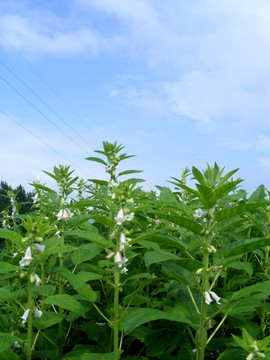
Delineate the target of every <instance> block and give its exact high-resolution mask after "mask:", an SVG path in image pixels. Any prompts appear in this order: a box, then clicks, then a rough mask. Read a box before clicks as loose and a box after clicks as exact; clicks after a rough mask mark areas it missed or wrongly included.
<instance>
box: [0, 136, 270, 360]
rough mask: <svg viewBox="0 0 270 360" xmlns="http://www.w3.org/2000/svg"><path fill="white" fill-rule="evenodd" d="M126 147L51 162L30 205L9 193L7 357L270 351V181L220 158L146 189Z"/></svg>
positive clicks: (253, 354) (2, 301) (2, 297)
mask: <svg viewBox="0 0 270 360" xmlns="http://www.w3.org/2000/svg"><path fill="white" fill-rule="evenodd" d="M123 149H124V147H123V146H122V145H118V144H117V143H116V142H115V143H109V142H103V149H102V150H96V151H95V153H96V154H97V156H92V157H88V158H87V160H88V161H89V162H87V163H86V164H87V166H89V165H90V166H91V162H97V163H99V164H100V166H104V170H105V176H106V180H101V179H88V180H84V179H79V178H78V177H77V176H74V172H73V171H72V170H71V169H70V167H69V166H64V165H59V166H58V167H54V169H53V171H52V172H47V171H45V173H46V174H47V175H48V176H49V177H50V178H51V179H52V180H53V181H54V182H55V185H54V186H52V188H50V187H48V186H47V185H46V184H41V183H39V182H33V184H32V186H33V198H32V200H33V206H32V208H31V211H29V213H27V214H20V213H19V211H18V210H19V207H20V203H19V202H18V201H17V198H16V194H14V193H11V192H9V193H8V194H7V196H8V197H9V199H10V205H9V207H8V208H7V209H6V210H4V211H3V213H2V217H1V222H2V228H1V229H0V238H1V247H0V249H1V250H0V284H1V288H0V306H1V312H0V356H1V359H4V360H5V359H7V360H13V359H14V360H17V359H27V360H30V359H42V360H50V359H51V360H58V359H64V360H75V359H81V360H120V359H121V360H122V359H123V360H124V359H126V360H135V359H138V360H146V359H149V360H159V359H160V360H173V359H175V360H178V359H187V360H195V359H196V360H203V359H206V360H208V359H209V360H210V359H222V360H228V359H230V360H234V359H240V360H241V359H247V360H251V359H259V358H265V359H270V348H269V343H270V333H269V326H268V324H269V314H270V311H269V310H270V306H269V301H268V297H269V295H270V279H269V276H270V274H269V269H270V262H269V255H270V254H269V250H270V234H269V222H270V208H269V192H268V191H267V190H266V188H265V187H264V186H263V185H261V186H260V187H259V188H258V189H256V190H255V191H254V192H253V194H251V195H250V196H248V194H247V193H246V192H245V190H243V189H242V188H241V186H242V180H241V179H233V176H235V174H236V173H237V170H233V171H230V172H228V173H224V168H220V167H218V165H217V164H214V166H213V167H211V166H209V165H207V167H206V169H205V170H202V171H200V170H199V169H197V168H195V167H193V168H192V169H191V171H190V170H189V169H187V168H186V169H184V171H183V172H182V175H181V177H180V178H176V177H173V178H172V179H171V181H170V182H169V184H170V187H169V186H168V187H161V186H157V187H156V189H154V190H153V191H148V192H146V191H144V190H143V188H142V183H143V179H141V178H137V177H136V176H135V177H133V176H134V175H136V174H138V173H140V172H141V171H139V170H123V171H120V170H119V168H120V167H122V166H123V165H122V162H123V164H124V160H127V159H128V158H130V157H131V156H130V155H127V154H125V153H123V152H122V151H123Z"/></svg>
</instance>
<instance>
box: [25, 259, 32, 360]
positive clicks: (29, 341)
mask: <svg viewBox="0 0 270 360" xmlns="http://www.w3.org/2000/svg"><path fill="white" fill-rule="evenodd" d="M31 274H32V263H30V265H29V270H28V301H27V308H28V309H29V314H28V317H27V353H26V358H27V360H31V353H32V283H31V279H30V275H31Z"/></svg>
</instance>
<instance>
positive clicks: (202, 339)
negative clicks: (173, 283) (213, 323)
mask: <svg viewBox="0 0 270 360" xmlns="http://www.w3.org/2000/svg"><path fill="white" fill-rule="evenodd" d="M203 257H204V259H203V264H204V265H203V281H202V292H203V294H204V293H205V292H206V291H207V290H208V261H209V253H208V250H207V247H205V249H204V255H203ZM206 318H207V304H206V302H205V299H204V298H203V299H202V305H201V319H200V329H199V334H198V345H199V347H198V348H197V360H204V350H205V347H206V343H207V333H206Z"/></svg>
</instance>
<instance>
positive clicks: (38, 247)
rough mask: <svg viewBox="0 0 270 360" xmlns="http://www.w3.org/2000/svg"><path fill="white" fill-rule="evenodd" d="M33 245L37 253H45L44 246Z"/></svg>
mask: <svg viewBox="0 0 270 360" xmlns="http://www.w3.org/2000/svg"><path fill="white" fill-rule="evenodd" d="M33 245H34V247H35V248H36V249H37V250H38V251H39V252H41V253H43V252H44V251H45V245H40V244H37V243H34V244H33Z"/></svg>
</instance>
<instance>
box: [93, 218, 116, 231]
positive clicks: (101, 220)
mask: <svg viewBox="0 0 270 360" xmlns="http://www.w3.org/2000/svg"><path fill="white" fill-rule="evenodd" d="M91 219H93V220H95V221H96V222H98V223H100V224H102V225H106V226H108V227H111V228H113V227H114V226H115V221H113V220H111V219H110V218H109V217H108V216H106V215H93V216H92V217H91Z"/></svg>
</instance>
